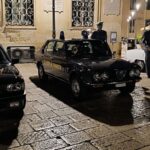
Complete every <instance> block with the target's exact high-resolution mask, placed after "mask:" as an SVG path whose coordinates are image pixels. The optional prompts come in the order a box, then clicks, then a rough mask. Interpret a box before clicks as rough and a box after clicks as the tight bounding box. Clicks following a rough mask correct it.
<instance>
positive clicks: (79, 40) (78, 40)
mask: <svg viewBox="0 0 150 150" xmlns="http://www.w3.org/2000/svg"><path fill="white" fill-rule="evenodd" d="M47 41H62V42H72V41H77V42H82V41H100V40H96V39H71V40H60V39H50V40H47Z"/></svg>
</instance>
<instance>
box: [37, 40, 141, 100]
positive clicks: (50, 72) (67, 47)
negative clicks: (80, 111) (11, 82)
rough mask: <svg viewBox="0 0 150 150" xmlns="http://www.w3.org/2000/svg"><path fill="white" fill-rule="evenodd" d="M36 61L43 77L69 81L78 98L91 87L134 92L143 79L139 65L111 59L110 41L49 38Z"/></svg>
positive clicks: (41, 78) (40, 75) (74, 94)
mask: <svg viewBox="0 0 150 150" xmlns="http://www.w3.org/2000/svg"><path fill="white" fill-rule="evenodd" d="M36 64H37V68H38V74H39V79H40V80H45V79H47V78H48V76H51V77H55V78H57V79H59V80H61V81H65V82H67V83H69V84H70V87H71V90H72V93H73V96H74V97H75V98H81V97H84V96H85V92H86V90H87V89H91V88H92V89H110V90H111V89H119V90H120V91H121V92H123V93H131V92H132V91H133V90H134V88H135V83H136V82H137V81H139V80H140V79H141V78H140V68H139V66H138V65H137V64H135V63H130V62H128V61H125V60H121V59H114V58H112V53H111V50H110V48H109V46H108V44H107V43H106V42H102V41H99V40H65V41H61V40H48V41H46V43H45V44H44V45H43V47H42V48H41V50H40V51H39V53H38V54H37V55H36Z"/></svg>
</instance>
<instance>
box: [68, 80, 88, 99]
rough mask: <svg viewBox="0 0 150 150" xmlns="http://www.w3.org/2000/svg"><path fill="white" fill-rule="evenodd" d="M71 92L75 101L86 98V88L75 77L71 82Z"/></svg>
mask: <svg viewBox="0 0 150 150" xmlns="http://www.w3.org/2000/svg"><path fill="white" fill-rule="evenodd" d="M70 86H71V91H72V94H73V96H74V98H75V99H80V100H81V99H83V98H85V91H86V88H85V87H84V86H83V85H82V83H81V82H80V80H79V79H78V78H77V77H73V78H72V79H71V81H70Z"/></svg>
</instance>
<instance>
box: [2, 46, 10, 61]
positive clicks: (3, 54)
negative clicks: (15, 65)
mask: <svg viewBox="0 0 150 150" xmlns="http://www.w3.org/2000/svg"><path fill="white" fill-rule="evenodd" d="M7 63H9V60H8V57H7V55H6V53H5V52H4V50H3V49H2V47H0V64H7Z"/></svg>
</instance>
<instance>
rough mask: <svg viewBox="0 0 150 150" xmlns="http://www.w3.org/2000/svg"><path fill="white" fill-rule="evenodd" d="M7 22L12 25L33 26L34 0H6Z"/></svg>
mask: <svg viewBox="0 0 150 150" xmlns="http://www.w3.org/2000/svg"><path fill="white" fill-rule="evenodd" d="M5 9H6V24H7V25H12V26H33V25H34V6H33V0H5Z"/></svg>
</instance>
